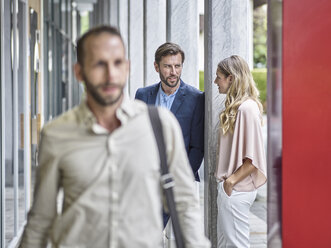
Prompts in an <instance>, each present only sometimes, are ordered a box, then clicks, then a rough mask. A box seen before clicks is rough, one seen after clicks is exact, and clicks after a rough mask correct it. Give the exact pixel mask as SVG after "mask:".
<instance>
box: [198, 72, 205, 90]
mask: <svg viewBox="0 0 331 248" xmlns="http://www.w3.org/2000/svg"><path fill="white" fill-rule="evenodd" d="M204 80H205V79H204V72H203V71H199V89H200V90H201V91H205V84H204Z"/></svg>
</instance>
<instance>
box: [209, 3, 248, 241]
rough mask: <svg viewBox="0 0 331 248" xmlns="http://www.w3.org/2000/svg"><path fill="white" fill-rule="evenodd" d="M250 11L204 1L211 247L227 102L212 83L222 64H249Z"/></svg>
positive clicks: (241, 6)
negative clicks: (235, 60)
mask: <svg viewBox="0 0 331 248" xmlns="http://www.w3.org/2000/svg"><path fill="white" fill-rule="evenodd" d="M250 11H251V4H250V0H236V1H232V0H205V42H204V43H205V59H204V60H205V74H204V75H205V76H204V77H205V78H204V82H205V92H206V115H205V116H206V117H205V123H206V128H205V182H206V187H205V227H206V231H207V235H208V236H209V238H210V240H211V241H212V245H213V246H212V247H216V244H217V242H216V241H217V232H216V223H217V207H216V198H217V188H216V181H215V177H214V172H215V167H216V157H217V153H218V151H217V149H216V147H217V144H218V139H217V137H218V127H219V114H220V112H221V110H222V109H223V102H224V99H225V96H224V95H220V94H219V92H218V89H217V87H216V85H215V84H214V83H213V82H214V79H215V73H216V69H217V64H218V62H219V61H220V60H222V59H224V58H226V57H228V56H230V55H232V54H237V55H240V56H242V57H243V58H244V59H246V60H247V61H249V56H250V55H249V54H250V53H249V50H250V46H251V45H250V44H249V42H250V38H249V36H250V35H251V33H250V31H249V25H250V24H249V21H250V18H251V17H250V15H251V14H250Z"/></svg>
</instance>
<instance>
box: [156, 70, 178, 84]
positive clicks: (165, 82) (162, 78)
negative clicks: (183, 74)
mask: <svg viewBox="0 0 331 248" xmlns="http://www.w3.org/2000/svg"><path fill="white" fill-rule="evenodd" d="M159 75H160V79H161V81H162V82H163V83H164V84H165V85H167V86H168V87H170V88H175V87H176V86H177V85H178V83H179V82H180V75H179V76H178V80H177V81H176V83H175V84H170V83H168V81H167V79H166V78H165V77H164V76H163V75H162V73H161V72H159Z"/></svg>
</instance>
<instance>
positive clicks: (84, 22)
mask: <svg viewBox="0 0 331 248" xmlns="http://www.w3.org/2000/svg"><path fill="white" fill-rule="evenodd" d="M80 23H81V26H80V28H81V34H84V33H85V32H86V31H87V30H88V29H89V25H90V24H89V15H88V12H85V13H83V14H82V15H81V19H80Z"/></svg>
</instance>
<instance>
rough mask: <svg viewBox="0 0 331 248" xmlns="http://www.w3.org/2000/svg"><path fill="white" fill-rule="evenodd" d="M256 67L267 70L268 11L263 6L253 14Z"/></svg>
mask: <svg viewBox="0 0 331 248" xmlns="http://www.w3.org/2000/svg"><path fill="white" fill-rule="evenodd" d="M253 46H254V67H258V68H265V67H266V64H267V9H266V5H262V6H261V7H258V8H256V9H254V13H253Z"/></svg>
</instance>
